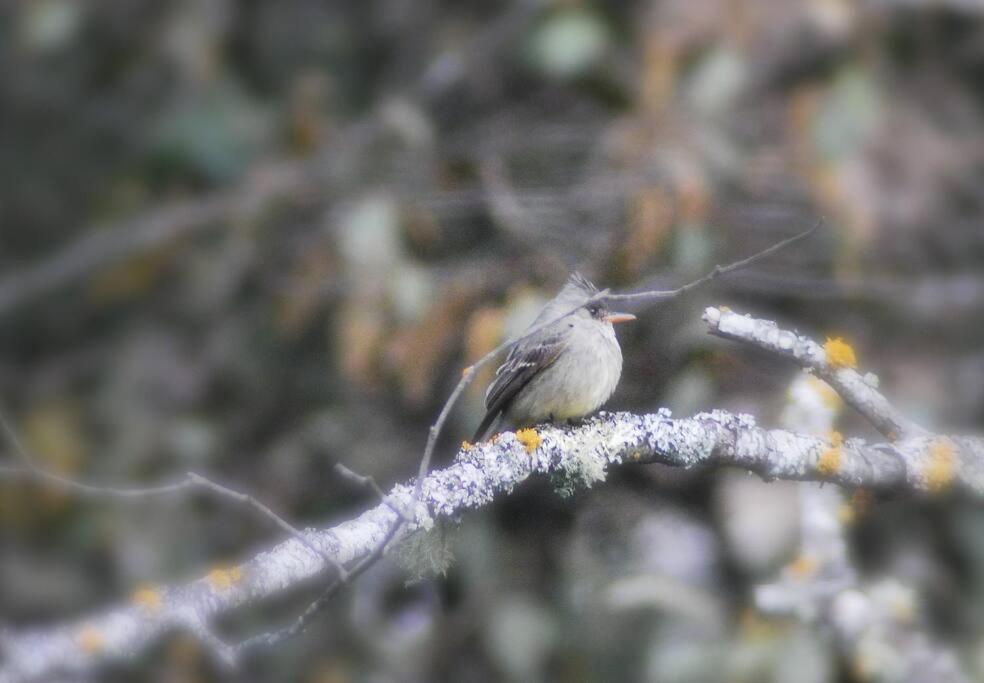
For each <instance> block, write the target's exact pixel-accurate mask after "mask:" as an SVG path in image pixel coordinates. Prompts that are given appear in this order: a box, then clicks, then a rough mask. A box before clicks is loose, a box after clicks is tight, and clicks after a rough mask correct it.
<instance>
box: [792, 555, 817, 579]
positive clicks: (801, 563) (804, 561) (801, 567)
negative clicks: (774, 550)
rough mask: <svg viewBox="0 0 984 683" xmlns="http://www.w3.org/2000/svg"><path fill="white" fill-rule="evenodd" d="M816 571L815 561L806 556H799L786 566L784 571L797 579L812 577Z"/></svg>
mask: <svg viewBox="0 0 984 683" xmlns="http://www.w3.org/2000/svg"><path fill="white" fill-rule="evenodd" d="M816 570H817V561H816V560H815V559H813V558H812V557H809V556H808V555H800V556H799V557H797V558H796V559H795V560H793V561H792V562H790V563H789V564H788V565H786V571H787V572H789V574H790V575H791V576H793V577H794V578H797V579H805V578H807V577H808V576H812V575H813V573H814V572H815V571H816Z"/></svg>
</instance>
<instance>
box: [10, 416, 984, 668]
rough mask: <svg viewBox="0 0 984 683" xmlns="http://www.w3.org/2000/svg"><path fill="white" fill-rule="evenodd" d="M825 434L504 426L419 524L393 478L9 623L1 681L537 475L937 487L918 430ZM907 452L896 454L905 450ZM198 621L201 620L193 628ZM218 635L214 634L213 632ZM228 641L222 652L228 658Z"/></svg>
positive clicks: (960, 470)
mask: <svg viewBox="0 0 984 683" xmlns="http://www.w3.org/2000/svg"><path fill="white" fill-rule="evenodd" d="M953 442H954V443H956V444H959V447H960V449H961V453H962V455H961V457H962V458H963V457H966V458H971V457H973V458H980V459H984V442H982V441H981V440H978V439H958V438H954V439H953ZM829 447H830V443H829V442H827V441H826V440H825V439H822V438H817V437H813V436H806V435H801V434H796V433H792V432H788V431H783V430H766V429H763V428H760V427H758V426H757V425H756V424H755V420H754V419H753V418H752V417H750V416H747V415H736V414H732V413H727V412H723V411H713V412H710V413H702V414H699V415H696V416H694V417H691V418H686V419H672V418H671V417H670V415H669V413H668V412H666V411H661V412H659V413H655V414H649V415H634V414H630V413H615V414H602V415H600V416H598V417H596V418H593V419H591V420H589V421H587V422H586V423H585V424H584V425H582V426H579V427H577V428H575V429H572V430H570V431H568V430H564V429H559V428H555V427H547V428H544V429H542V430H540V431H538V432H536V436H535V438H532V439H531V437H530V435H526V437H525V438H524V439H522V440H520V439H519V438H517V436H516V435H515V434H513V433H505V434H503V435H502V436H501V437H500V438H499V439H497V440H496V442H495V443H485V444H481V445H478V446H474V447H470V448H464V449H462V450H461V451H460V452H459V453H458V456H457V459H456V461H455V462H454V464H452V465H451V466H449V467H447V468H445V469H442V470H438V471H435V472H432V473H431V474H429V475H428V476H427V477H426V478H425V479H424V480H423V482H422V484H421V486H420V492H421V493H420V498H419V500H418V501H417V503H416V505H415V506H414V507H415V509H414V510H413V512H414V513H415V514H414V519H415V520H416V521H415V522H414V524H412V525H411V524H405V525H403V526H402V528H400V529H399V531H398V532H397V533H396V534H395V535H394V534H392V529H393V528H394V526H395V525H396V524H397V521H398V515H397V513H396V512H394V509H407V508H409V507H410V506H411V504H412V503H413V500H414V489H415V485H414V484H413V483H411V484H407V485H399V486H396V487H395V488H394V489H393V490H392V491H391V492H390V493H389V495H388V496H387V498H386V500H385V501H384V502H382V503H380V504H379V505H377V506H376V507H374V508H372V509H371V510H368V511H367V512H365V513H363V514H362V515H360V516H359V517H357V518H355V519H353V520H351V521H347V522H343V523H341V524H338V525H336V526H333V527H330V528H324V529H308V530H306V531H305V532H304V533H305V536H306V538H307V540H308V542H309V543H310V544H311V545H313V546H314V547H315V548H317V549H318V550H320V551H321V553H316V552H313V551H312V550H310V549H309V548H308V547H306V546H305V544H302V543H301V542H300V541H298V540H297V539H294V538H290V539H288V540H286V541H284V542H282V543H280V544H279V545H277V546H275V547H273V548H271V549H269V550H267V551H264V552H261V553H259V554H258V555H256V556H255V557H253V558H251V559H249V560H247V561H245V562H243V563H242V564H240V565H238V566H237V567H234V568H230V569H226V570H216V571H213V572H212V573H210V574H209V575H208V576H205V577H203V578H201V579H198V580H196V581H193V582H191V583H188V584H184V585H179V586H173V587H163V588H160V589H158V599H155V600H153V601H147V600H143V601H137V600H135V601H133V602H131V603H130V604H121V605H117V606H113V607H109V608H107V609H105V610H102V611H99V612H97V613H94V614H90V615H85V616H83V617H80V618H76V619H74V620H72V621H71V622H70V623H62V624H55V625H51V626H45V627H39V628H36V629H28V630H16V631H7V632H5V633H3V635H2V636H0V652H2V657H3V659H2V663H0V681H2V683H13V682H15V681H34V680H51V679H52V677H53V676H56V675H58V674H63V675H80V674H85V673H91V672H92V671H94V670H95V669H96V668H97V667H98V666H99V665H101V664H103V663H105V662H108V661H112V660H119V659H126V658H129V657H133V656H135V655H136V654H138V653H139V652H141V651H143V650H144V649H146V648H147V647H148V646H150V645H151V644H152V643H153V642H155V641H156V640H157V639H159V638H160V637H162V636H163V635H164V634H166V633H168V632H170V631H173V630H176V629H190V628H191V627H192V626H195V629H192V630H196V629H199V627H200V626H201V625H202V624H209V623H211V622H212V621H213V620H214V619H215V618H216V617H218V616H220V615H224V614H228V613H230V612H232V611H233V610H235V609H237V608H240V607H243V606H246V605H250V604H255V603H257V602H259V601H260V600H262V599H264V598H266V597H268V596H271V595H274V594H277V593H280V592H283V591H285V590H288V589H290V588H292V587H296V586H298V585H299V584H300V583H302V582H303V581H304V580H306V579H308V578H311V577H313V576H315V575H317V574H318V573H320V572H321V571H323V570H324V568H325V566H326V563H325V560H324V558H323V557H321V554H326V555H328V556H330V557H332V558H334V560H335V561H336V562H338V563H340V564H342V565H349V566H350V565H352V564H356V563H358V562H359V561H360V560H361V559H362V558H365V557H367V556H369V555H371V554H373V553H376V552H378V548H379V547H380V545H381V542H382V541H383V540H384V539H386V538H387V537H389V536H392V537H393V538H392V540H393V541H398V540H399V539H400V538H402V537H404V536H406V535H407V534H408V533H410V532H412V531H413V530H415V529H417V528H420V527H425V528H426V527H428V526H430V525H431V524H433V523H434V522H435V521H436V520H438V519H454V518H456V517H457V516H458V515H459V514H460V513H462V512H463V511H465V510H468V509H472V508H479V507H482V506H484V505H487V504H488V503H490V502H491V501H493V500H494V499H495V498H496V497H498V496H501V495H505V494H507V493H508V492H510V491H511V490H512V489H513V488H514V487H515V486H517V485H518V484H520V483H521V482H523V481H524V480H526V479H527V478H529V477H530V476H531V475H534V474H540V475H542V474H551V475H554V476H558V475H559V476H560V477H561V478H562V479H565V480H567V481H569V482H570V483H571V484H572V485H589V484H591V483H593V482H595V481H599V480H601V479H603V478H604V476H605V472H606V469H607V468H608V467H611V466H616V465H621V464H642V463H657V462H658V463H664V464H667V465H671V466H677V467H694V466H701V465H703V466H714V465H730V466H736V467H741V468H745V469H748V470H752V471H754V472H757V473H759V474H760V475H761V476H763V477H764V478H766V479H795V480H816V481H829V482H833V483H836V484H840V485H843V486H848V487H852V488H853V487H871V488H877V489H886V488H887V489H891V490H894V491H914V490H916V491H918V490H926V489H930V488H933V485H932V482H933V481H935V480H933V479H932V478H930V479H927V478H925V477H923V476H920V475H919V474H918V473H914V472H911V471H910V470H911V469H912V468H907V467H905V466H904V463H918V462H921V461H922V460H924V459H927V458H930V461H931V457H930V456H929V455H926V454H924V453H923V451H927V450H930V451H931V450H932V449H933V446H932V439H928V438H922V437H919V438H914V439H911V440H905V441H900V442H898V443H895V444H892V445H891V446H888V447H886V446H879V445H869V444H866V443H865V442H863V441H861V440H856V439H852V440H849V441H848V442H847V443H845V444H843V446H842V448H841V455H840V457H839V461H838V467H837V468H836V471H832V470H831V469H830V468H829V466H826V465H822V464H821V462H822V460H821V458H822V456H823V454H824V453H825V452H826V451H827V450H828V449H829ZM900 454H902V456H903V457H900ZM955 469H956V471H955V472H954V476H955V477H956V479H955V481H954V484H966V485H967V486H969V487H970V488H973V489H974V490H977V491H980V490H981V486H980V478H979V477H976V476H970V469H969V468H965V467H963V466H962V464H961V466H959V467H957V468H955ZM196 625H197V626H196ZM209 640H210V641H213V642H221V641H217V640H216V639H215V638H214V637H211V636H210V638H209ZM234 651H235V648H234V647H232V648H229V649H228V650H227V651H224V652H223V653H221V654H223V655H224V656H226V658H228V655H229V653H230V652H234Z"/></svg>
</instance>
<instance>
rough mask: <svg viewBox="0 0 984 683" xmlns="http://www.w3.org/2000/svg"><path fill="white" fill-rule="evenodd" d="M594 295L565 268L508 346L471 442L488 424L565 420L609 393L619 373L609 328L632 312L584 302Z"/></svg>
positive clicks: (617, 350) (592, 288)
mask: <svg viewBox="0 0 984 683" xmlns="http://www.w3.org/2000/svg"><path fill="white" fill-rule="evenodd" d="M597 293H598V288H597V287H595V286H594V285H593V284H591V282H589V281H588V280H587V279H586V278H585V277H584V276H583V275H581V274H580V273H577V272H575V273H572V274H571V276H570V277H569V278H568V280H567V282H566V284H565V285H564V286H563V288H562V289H561V290H560V292H559V293H558V294H557V296H555V297H554V298H553V299H552V300H551V301H549V302H548V303H547V305H546V306H544V308H543V310H542V311H540V313H539V315H537V317H536V319H535V320H534V321H533V322H532V323H531V324H530V326H529V327H528V328H527V329H526V332H525V333H524V334H523V335H522V336H521V337H520V339H519V340H518V341H516V342H515V343H514V344H513V345H512V346H511V347H509V353H508V355H507V356H506V360H505V362H504V363H503V364H502V365H501V366H499V368H498V370H496V372H495V378H494V379H493V380H492V383H491V384H490V385H489V387H488V389H487V390H486V392H485V417H484V418H482V421H481V423H480V424H479V426H478V429H477V430H476V432H475V436H474V437H473V439H472V442H473V443H478V442H480V441H481V440H482V439H483V438H485V436H486V434H487V433H488V431H489V428H490V427H492V426H493V424H496V425H500V426H501V425H503V424H505V423H508V424H510V425H511V426H513V427H523V426H529V425H534V424H537V423H540V422H546V421H550V422H560V421H568V422H569V421H573V420H576V419H579V418H582V417H584V416H585V415H589V414H591V413H593V412H594V411H596V410H597V409H598V408H600V407H601V406H602V405H604V403H605V402H606V401H607V400H608V399H609V398H610V397H611V395H612V393H614V391H615V387H616V386H617V385H618V380H619V377H620V376H621V375H622V349H621V348H620V347H619V344H618V339H617V338H616V337H615V328H614V327H613V326H614V325H616V324H619V323H623V322H628V321H630V320H635V319H636V317H635V316H634V315H632V314H631V313H612V312H611V311H609V310H608V307H607V306H606V305H605V304H604V303H603V302H602V301H591V299H592V297H594V296H595V295H596V294H597ZM585 302H587V303H585ZM581 304H584V305H581ZM579 305H580V307H579ZM575 309H576V310H575ZM571 311H574V312H573V313H571ZM566 313H570V315H566V316H565V314H566ZM561 316H564V317H561ZM558 318H559V319H558ZM550 321H554V322H550ZM546 323H549V324H546ZM545 324H546V326H545V327H543V328H542V329H539V330H536V331H535V332H533V333H532V334H530V330H534V329H535V328H537V327H540V326H541V325H545ZM527 335H529V336H527Z"/></svg>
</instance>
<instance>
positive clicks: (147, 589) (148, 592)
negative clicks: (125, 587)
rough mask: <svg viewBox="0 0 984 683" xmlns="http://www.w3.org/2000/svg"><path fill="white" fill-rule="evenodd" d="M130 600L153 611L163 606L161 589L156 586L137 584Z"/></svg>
mask: <svg viewBox="0 0 984 683" xmlns="http://www.w3.org/2000/svg"><path fill="white" fill-rule="evenodd" d="M130 602H132V603H133V604H134V605H138V606H140V607H143V608H144V609H146V610H150V611H151V612H156V611H157V610H159V609H160V608H161V591H160V590H159V589H158V588H156V587H154V586H137V589H136V590H135V591H133V594H132V595H131V596H130Z"/></svg>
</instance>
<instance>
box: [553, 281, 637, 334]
mask: <svg viewBox="0 0 984 683" xmlns="http://www.w3.org/2000/svg"><path fill="white" fill-rule="evenodd" d="M597 293H598V288H597V287H595V286H594V285H593V284H592V283H591V282H590V281H589V280H588V279H587V278H585V277H584V276H583V275H581V274H580V273H577V272H575V273H572V274H571V276H570V277H569V278H568V279H567V284H565V285H564V288H563V289H561V290H560V293H559V294H558V295H557V296H556V298H554V300H553V301H552V302H550V308H551V309H552V311H553V312H554V313H553V314H554V317H556V316H558V315H563V314H564V313H565V312H566V311H569V310H571V309H572V308H574V307H575V306H577V305H578V304H579V303H580V302H582V301H584V300H585V299H589V298H591V297H593V296H595V295H596V294H597ZM574 315H576V316H578V317H581V318H587V319H593V320H598V321H601V322H605V323H608V324H610V325H617V324H618V323H626V322H629V321H630V320H635V319H636V317H635V316H634V315H632V314H631V313H616V312H612V311H611V310H609V308H608V306H607V304H606V303H605V301H604V300H599V301H592V302H590V303H588V304H585V305H584V306H582V307H581V308H580V309H579V310H578V311H577V313H575V314H574Z"/></svg>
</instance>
